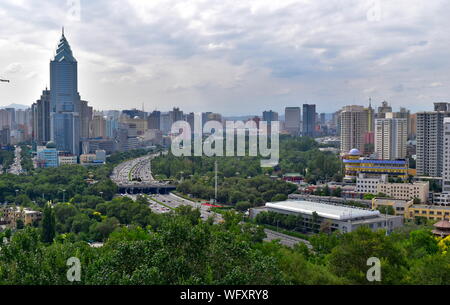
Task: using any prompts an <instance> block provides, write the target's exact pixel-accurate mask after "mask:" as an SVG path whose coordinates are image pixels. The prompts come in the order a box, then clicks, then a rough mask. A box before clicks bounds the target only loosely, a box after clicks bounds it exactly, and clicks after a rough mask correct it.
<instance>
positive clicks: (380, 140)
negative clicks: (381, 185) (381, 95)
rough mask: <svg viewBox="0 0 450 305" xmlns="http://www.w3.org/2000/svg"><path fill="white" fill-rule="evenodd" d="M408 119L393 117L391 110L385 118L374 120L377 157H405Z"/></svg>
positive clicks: (385, 158) (387, 158) (386, 158)
mask: <svg viewBox="0 0 450 305" xmlns="http://www.w3.org/2000/svg"><path fill="white" fill-rule="evenodd" d="M407 141H408V120H407V119H404V118H395V117H394V114H393V113H392V112H389V113H385V118H383V119H376V120H375V153H376V154H377V158H378V159H382V160H395V159H404V158H406V147H407Z"/></svg>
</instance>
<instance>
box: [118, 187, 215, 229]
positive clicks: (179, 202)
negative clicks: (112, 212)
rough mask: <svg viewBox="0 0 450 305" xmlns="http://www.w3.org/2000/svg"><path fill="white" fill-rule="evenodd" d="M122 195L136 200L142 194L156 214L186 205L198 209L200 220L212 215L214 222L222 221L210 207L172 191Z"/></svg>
mask: <svg viewBox="0 0 450 305" xmlns="http://www.w3.org/2000/svg"><path fill="white" fill-rule="evenodd" d="M122 196H126V197H129V198H131V199H133V200H136V199H137V197H138V196H144V197H146V198H147V199H149V201H150V205H149V208H150V209H151V210H152V212H154V213H158V214H165V213H169V212H170V211H172V209H176V208H177V207H180V206H183V205H188V206H191V207H193V208H198V209H200V217H201V218H202V220H205V221H206V220H207V219H208V218H209V217H213V219H214V223H220V222H222V221H223V219H222V215H220V214H217V213H214V212H213V211H211V210H210V207H208V206H204V205H201V204H200V203H196V202H193V201H190V200H186V199H184V198H181V197H179V196H177V195H175V194H172V193H171V194H169V195H160V194H153V195H147V194H134V195H131V194H123V195H122ZM160 203H162V204H160ZM169 207H170V208H169Z"/></svg>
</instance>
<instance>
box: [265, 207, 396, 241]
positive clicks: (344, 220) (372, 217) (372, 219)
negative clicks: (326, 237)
mask: <svg viewBox="0 0 450 305" xmlns="http://www.w3.org/2000/svg"><path fill="white" fill-rule="evenodd" d="M266 209H267V211H272V212H276V213H282V214H288V215H300V216H301V217H302V218H303V223H304V225H303V226H304V227H303V228H302V229H304V230H306V231H312V232H317V228H318V227H320V226H321V224H324V223H327V224H328V225H329V228H330V230H331V231H336V230H339V231H340V232H342V233H347V232H352V231H354V230H356V229H357V228H358V227H361V226H367V227H368V228H370V229H372V230H378V229H385V230H387V231H388V232H391V231H392V230H394V229H395V228H397V227H401V226H402V225H403V217H401V216H392V215H381V213H380V212H379V211H373V210H369V209H362V208H355V207H351V206H344V205H337V204H327V203H321V202H312V201H300V200H295V201H283V202H276V203H266ZM314 227H315V228H316V229H314Z"/></svg>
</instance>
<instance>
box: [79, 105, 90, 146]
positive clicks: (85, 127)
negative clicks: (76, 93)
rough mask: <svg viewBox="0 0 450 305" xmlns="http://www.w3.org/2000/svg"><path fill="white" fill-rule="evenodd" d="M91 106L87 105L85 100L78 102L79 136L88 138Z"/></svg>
mask: <svg viewBox="0 0 450 305" xmlns="http://www.w3.org/2000/svg"><path fill="white" fill-rule="evenodd" d="M92 118H93V108H92V107H89V106H88V102H87V101H81V102H80V120H81V121H80V122H81V130H80V138H83V139H86V138H89V136H90V134H91V129H92Z"/></svg>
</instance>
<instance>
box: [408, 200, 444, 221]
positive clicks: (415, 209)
mask: <svg viewBox="0 0 450 305" xmlns="http://www.w3.org/2000/svg"><path fill="white" fill-rule="evenodd" d="M416 217H423V218H426V219H431V220H444V219H450V207H448V206H437V205H419V204H418V205H412V206H411V207H409V209H408V212H407V213H405V218H406V219H414V218H416Z"/></svg>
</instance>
